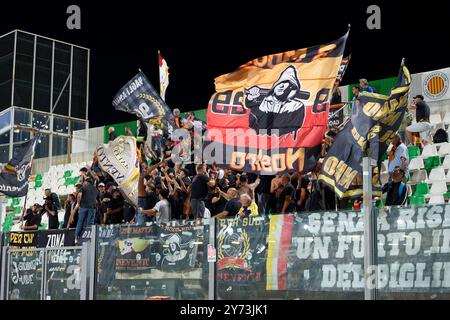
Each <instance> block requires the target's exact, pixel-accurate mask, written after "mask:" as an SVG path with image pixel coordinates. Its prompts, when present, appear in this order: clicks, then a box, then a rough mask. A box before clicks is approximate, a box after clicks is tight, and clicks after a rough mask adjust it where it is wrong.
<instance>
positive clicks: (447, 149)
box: [439, 143, 450, 157]
mask: <svg viewBox="0 0 450 320" xmlns="http://www.w3.org/2000/svg"><path fill="white" fill-rule="evenodd" d="M448 154H450V143H443V144H442V145H441V146H440V147H439V155H440V156H441V157H444V156H446V155H448Z"/></svg>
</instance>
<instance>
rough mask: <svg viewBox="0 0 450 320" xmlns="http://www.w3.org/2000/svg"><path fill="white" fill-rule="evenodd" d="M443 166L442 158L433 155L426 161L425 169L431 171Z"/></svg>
mask: <svg viewBox="0 0 450 320" xmlns="http://www.w3.org/2000/svg"><path fill="white" fill-rule="evenodd" d="M440 166H441V158H440V157H439V156H432V157H429V158H428V159H427V162H425V170H427V172H428V173H429V172H430V171H431V170H432V169H434V168H437V167H440Z"/></svg>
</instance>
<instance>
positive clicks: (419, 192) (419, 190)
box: [413, 182, 430, 197]
mask: <svg viewBox="0 0 450 320" xmlns="http://www.w3.org/2000/svg"><path fill="white" fill-rule="evenodd" d="M428 193H430V188H429V187H428V184H427V183H425V182H423V183H418V184H417V185H416V190H415V191H414V195H413V196H414V197H416V196H424V195H426V194H428Z"/></svg>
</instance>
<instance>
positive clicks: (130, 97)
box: [112, 71, 173, 132]
mask: <svg viewBox="0 0 450 320" xmlns="http://www.w3.org/2000/svg"><path fill="white" fill-rule="evenodd" d="M112 104H113V106H114V108H116V110H119V111H124V112H127V113H132V114H135V115H137V116H138V117H139V118H140V119H141V120H142V121H143V122H145V123H148V121H150V120H161V121H162V122H163V123H164V125H165V127H166V128H167V130H168V131H169V132H171V131H172V130H173V126H172V125H171V121H170V120H171V119H172V118H173V115H172V111H171V110H170V108H169V106H168V105H167V104H166V103H165V102H164V100H163V99H161V97H160V96H159V94H158V93H157V92H156V90H155V89H154V88H153V86H152V85H151V83H150V81H148V79H147V78H146V77H145V75H144V73H143V72H142V71H139V73H138V74H137V75H136V76H135V77H133V79H131V80H130V81H128V83H127V84H126V85H125V86H123V87H122V89H120V91H119V92H118V93H117V94H116V96H115V97H114V100H113V102H112Z"/></svg>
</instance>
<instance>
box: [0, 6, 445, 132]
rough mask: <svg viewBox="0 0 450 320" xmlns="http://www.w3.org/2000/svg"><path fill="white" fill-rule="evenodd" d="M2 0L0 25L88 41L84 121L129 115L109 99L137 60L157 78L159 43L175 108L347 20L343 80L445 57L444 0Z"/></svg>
mask: <svg viewBox="0 0 450 320" xmlns="http://www.w3.org/2000/svg"><path fill="white" fill-rule="evenodd" d="M11 2H12V1H9V4H6V3H4V4H3V3H2V9H1V11H0V33H1V34H3V33H6V32H8V31H11V30H13V29H23V30H25V31H29V32H33V33H37V34H41V35H44V36H48V37H51V38H55V39H58V40H63V41H67V42H70V43H74V44H78V45H81V46H85V47H88V48H90V49H91V83H90V107H89V120H90V126H91V127H95V126H99V125H104V124H108V123H117V122H123V121H129V120H132V119H135V117H134V116H131V115H127V114H125V113H122V112H116V111H115V110H114V108H113V107H112V105H111V101H112V98H113V97H114V95H115V94H116V92H117V91H118V90H119V89H120V88H121V87H122V86H123V85H124V84H125V83H126V82H127V81H128V80H129V79H131V78H132V77H133V76H134V75H135V74H136V73H137V70H138V68H141V69H142V70H143V71H144V73H145V74H146V75H147V77H148V78H149V79H150V81H151V82H152V83H153V85H154V86H155V87H156V88H159V84H158V64H157V50H158V49H160V50H161V51H162V53H163V55H164V57H165V58H166V60H167V62H168V64H169V67H170V70H169V72H170V85H169V88H168V90H167V93H166V99H167V103H168V105H169V106H170V107H171V108H175V107H179V108H180V109H181V110H182V111H188V110H196V109H201V108H206V106H207V103H208V101H209V98H210V96H211V94H212V93H213V92H214V78H215V77H217V76H219V75H221V74H224V73H228V72H231V71H233V70H234V69H236V68H237V67H238V66H240V65H241V64H243V63H245V62H247V61H249V60H251V59H253V58H257V57H259V56H262V55H266V54H271V53H277V52H283V51H286V50H292V49H299V48H304V47H308V46H311V45H316V44H322V43H326V42H328V41H331V40H334V39H336V38H338V37H339V36H341V35H342V34H344V33H345V32H346V30H347V25H348V23H351V25H352V29H351V33H350V38H349V41H348V43H347V50H346V51H347V53H350V52H351V53H352V61H351V62H350V66H349V68H348V70H347V73H346V76H345V78H344V84H346V83H353V82H356V81H357V79H358V78H360V77H366V78H368V79H369V80H370V79H380V78H385V77H390V76H394V75H396V74H397V71H398V67H399V64H400V61H401V58H402V57H405V58H406V63H407V66H408V67H409V69H410V71H411V72H412V73H416V72H422V71H427V70H432V69H438V68H443V67H448V66H450V53H449V51H448V50H447V48H446V46H447V43H448V42H450V37H449V36H448V35H449V34H450V32H449V31H450V30H449V29H450V27H449V24H448V20H449V19H450V13H449V12H450V10H449V8H448V7H449V6H450V5H449V4H445V3H441V2H429V3H430V6H428V7H424V6H425V4H421V5H420V8H419V7H417V4H416V2H413V1H408V2H401V1H395V2H394V1H390V2H386V3H385V2H384V1H371V2H366V1H358V2H355V3H353V2H350V1H335V2H334V4H332V5H331V4H327V3H325V2H323V1H312V4H307V2H306V1H295V2H293V4H289V2H281V1H271V2H270V3H268V2H261V1H259V2H253V3H246V2H245V1H243V0H241V1H238V2H233V1H220V2H218V3H217V4H208V3H210V2H207V3H206V4H202V3H199V2H197V3H195V4H194V2H193V1H176V2H175V1H167V0H166V1H163V2H162V3H158V2H155V1H117V2H116V1H114V2H112V1H110V2H106V1H95V6H94V0H91V1H89V2H88V1H71V2H65V1H33V2H31V1H29V2H28V1H14V3H13V4H12V3H11ZM70 4H78V5H80V7H81V15H82V17H81V24H82V25H81V27H82V29H81V30H80V31H72V30H68V29H67V28H66V19H67V17H68V15H67V14H66V8H67V6H68V5H70ZM370 4H378V5H380V7H381V11H382V12H381V16H382V17H381V20H382V29H381V30H375V31H372V30H368V29H367V27H366V20H367V17H368V15H367V14H366V8H367V6H368V5H370ZM5 6H6V7H5Z"/></svg>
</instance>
